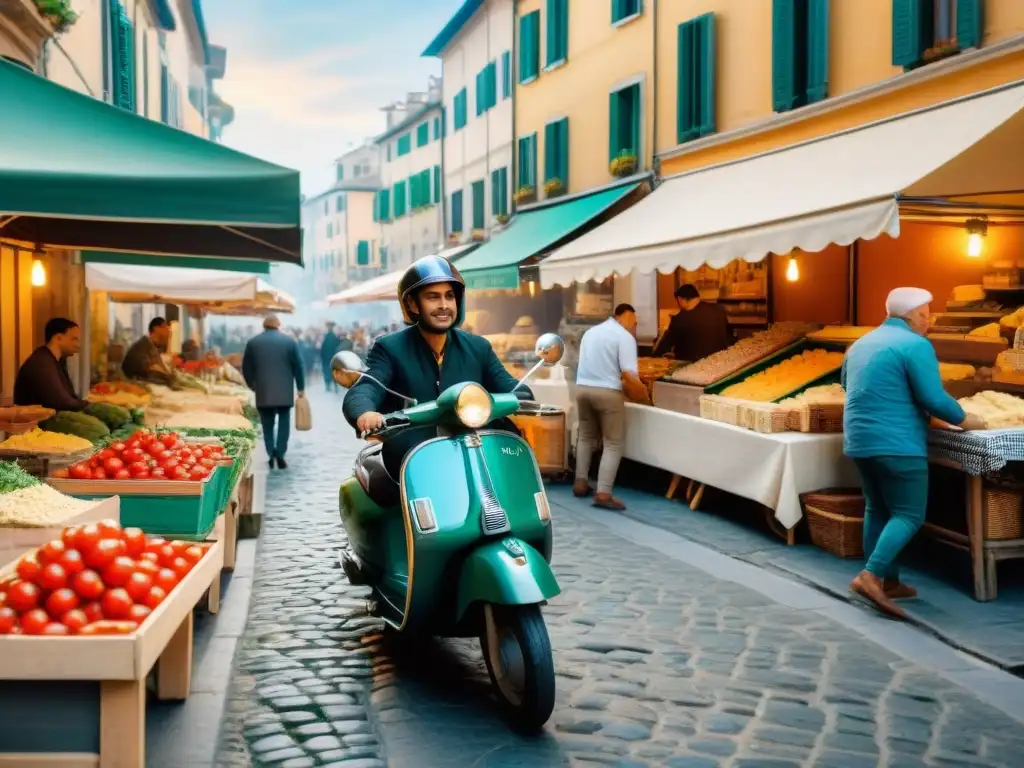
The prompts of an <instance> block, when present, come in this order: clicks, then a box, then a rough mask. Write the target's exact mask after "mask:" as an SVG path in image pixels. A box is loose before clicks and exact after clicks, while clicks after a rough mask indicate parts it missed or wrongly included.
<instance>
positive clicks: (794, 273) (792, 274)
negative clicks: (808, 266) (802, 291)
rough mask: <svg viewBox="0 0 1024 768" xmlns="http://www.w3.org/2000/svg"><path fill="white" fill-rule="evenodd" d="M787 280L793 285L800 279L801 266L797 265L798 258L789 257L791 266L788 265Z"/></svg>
mask: <svg viewBox="0 0 1024 768" xmlns="http://www.w3.org/2000/svg"><path fill="white" fill-rule="evenodd" d="M786 279H787V280H788V281H789V282H791V283H795V282H796V281H797V280H799V279H800V265H799V264H797V263H796V256H790V257H789V264H787V265H786Z"/></svg>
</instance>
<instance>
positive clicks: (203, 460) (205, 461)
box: [199, 456, 217, 469]
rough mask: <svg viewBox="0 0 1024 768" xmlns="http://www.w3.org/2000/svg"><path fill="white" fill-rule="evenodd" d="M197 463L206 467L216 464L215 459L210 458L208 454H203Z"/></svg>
mask: <svg viewBox="0 0 1024 768" xmlns="http://www.w3.org/2000/svg"><path fill="white" fill-rule="evenodd" d="M199 465H200V466H203V467H206V468H207V469H213V468H214V467H216V466H217V460H216V459H211V458H210V457H209V456H204V457H203V458H201V459H200V460H199Z"/></svg>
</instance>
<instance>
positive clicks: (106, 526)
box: [96, 517, 121, 539]
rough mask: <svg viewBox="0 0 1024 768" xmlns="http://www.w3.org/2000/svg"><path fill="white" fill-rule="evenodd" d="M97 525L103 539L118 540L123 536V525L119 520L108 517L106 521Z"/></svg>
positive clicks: (101, 521)
mask: <svg viewBox="0 0 1024 768" xmlns="http://www.w3.org/2000/svg"><path fill="white" fill-rule="evenodd" d="M96 525H97V526H98V527H99V529H100V533H102V534H103V536H102V537H101V538H104V539H116V538H118V537H120V535H121V524H120V523H119V522H117V520H112V519H111V518H109V517H108V518H107V519H106V520H100V521H99V522H98V523H96Z"/></svg>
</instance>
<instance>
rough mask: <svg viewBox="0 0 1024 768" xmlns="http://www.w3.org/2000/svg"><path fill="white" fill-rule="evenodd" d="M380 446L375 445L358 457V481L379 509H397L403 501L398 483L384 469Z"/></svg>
mask: <svg viewBox="0 0 1024 768" xmlns="http://www.w3.org/2000/svg"><path fill="white" fill-rule="evenodd" d="M381 448H382V446H380V445H373V446H370V447H369V448H366V449H365V450H363V451H362V452H360V454H359V456H358V457H356V469H355V475H356V480H358V481H359V484H360V485H361V486H362V487H363V490H364V491H365V492H366V495H367V496H369V497H370V500H371V501H373V503H374V504H376V505H377V506H378V507H395V506H398V502H399V501H400V500H401V494H400V493H399V489H398V483H396V482H395V481H394V480H393V479H392V478H391V475H390V474H388V471H387V469H385V467H384V457H383V455H382V454H381Z"/></svg>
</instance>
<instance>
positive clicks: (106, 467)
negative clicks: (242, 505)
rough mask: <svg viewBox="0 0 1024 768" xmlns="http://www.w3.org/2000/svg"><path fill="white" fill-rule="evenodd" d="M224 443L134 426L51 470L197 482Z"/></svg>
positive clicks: (90, 476)
mask: <svg viewBox="0 0 1024 768" xmlns="http://www.w3.org/2000/svg"><path fill="white" fill-rule="evenodd" d="M225 458H226V457H225V454H224V447H223V446H221V445H219V444H216V443H210V444H206V445H198V444H195V443H187V442H185V441H184V440H182V439H181V437H180V436H179V435H178V434H176V433H175V432H163V433H155V432H149V431H147V430H141V429H140V430H137V431H136V432H135V433H134V434H132V435H131V437H129V438H128V439H127V440H125V441H123V442H117V443H111V444H110V445H108V446H107V447H106V448H104V449H103V450H101V451H98V452H97V453H95V454H94V455H93V456H91V457H90V458H88V459H86V460H85V461H80V462H78V463H77V464H72V465H71V466H70V467H67V468H62V469H58V470H55V471H54V472H53V476H54V477H58V478H72V479H74V480H179V481H192V482H201V481H203V480H205V479H206V478H207V477H209V476H210V475H211V474H212V473H213V470H214V469H215V468H216V467H217V465H218V464H219V463H220V462H222V461H224V459H225Z"/></svg>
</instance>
